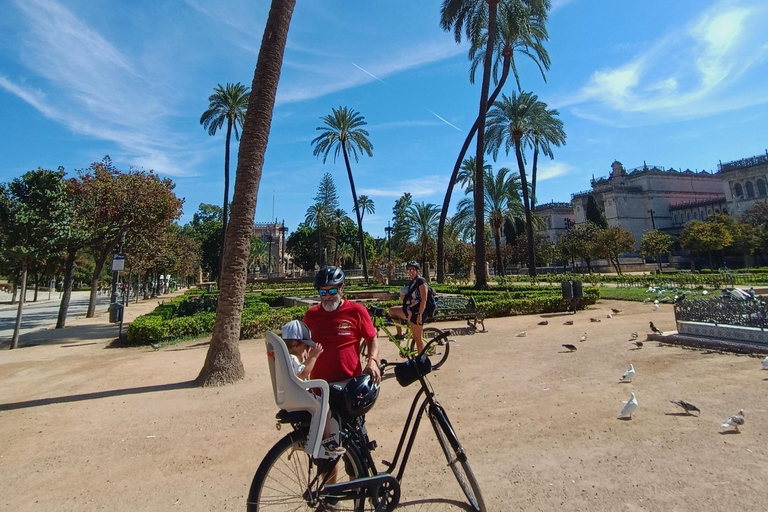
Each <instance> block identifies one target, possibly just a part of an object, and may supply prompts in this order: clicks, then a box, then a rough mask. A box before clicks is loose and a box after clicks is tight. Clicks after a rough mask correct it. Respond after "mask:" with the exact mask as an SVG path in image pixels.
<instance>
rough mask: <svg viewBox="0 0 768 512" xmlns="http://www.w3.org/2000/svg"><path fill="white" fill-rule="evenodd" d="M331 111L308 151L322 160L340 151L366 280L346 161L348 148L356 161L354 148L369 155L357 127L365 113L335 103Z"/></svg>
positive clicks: (359, 214) (362, 123)
mask: <svg viewBox="0 0 768 512" xmlns="http://www.w3.org/2000/svg"><path fill="white" fill-rule="evenodd" d="M331 111H332V112H333V114H331V115H327V116H324V117H321V118H320V119H322V120H323V122H324V123H325V126H318V127H317V129H318V130H320V131H321V132H322V133H321V134H320V135H319V136H318V137H316V138H315V139H314V140H312V145H313V146H314V147H315V149H314V150H313V151H312V154H313V155H315V156H320V155H321V154H322V155H323V163H325V161H326V160H327V159H328V155H329V154H330V153H331V151H333V161H334V162H335V161H336V158H337V157H338V156H339V153H342V154H343V155H344V164H345V165H346V167H347V176H348V177H349V187H350V188H351V189H352V200H353V201H354V203H355V215H357V237H358V242H359V243H360V259H361V260H362V262H363V276H364V277H365V282H366V284H368V263H367V261H366V259H365V240H364V238H363V215H362V212H361V211H360V205H359V204H358V201H357V192H356V191H355V180H354V178H353V177H352V167H350V165H349V152H350V151H351V152H352V155H353V156H354V157H355V162H358V161H359V159H358V151H359V152H360V153H365V154H366V155H368V156H373V144H371V141H369V140H368V132H367V131H366V130H364V129H363V128H361V127H362V126H365V125H366V124H368V123H366V121H365V117H363V116H361V115H360V114H359V113H358V112H355V111H354V110H352V109H350V108H347V107H339V108H338V110H337V109H335V108H334V109H331Z"/></svg>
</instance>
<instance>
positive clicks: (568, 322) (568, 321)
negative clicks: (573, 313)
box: [563, 320, 573, 325]
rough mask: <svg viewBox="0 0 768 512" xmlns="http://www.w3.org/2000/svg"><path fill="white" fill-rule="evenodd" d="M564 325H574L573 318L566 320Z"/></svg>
mask: <svg viewBox="0 0 768 512" xmlns="http://www.w3.org/2000/svg"><path fill="white" fill-rule="evenodd" d="M563 325H573V320H566V321H565V322H563Z"/></svg>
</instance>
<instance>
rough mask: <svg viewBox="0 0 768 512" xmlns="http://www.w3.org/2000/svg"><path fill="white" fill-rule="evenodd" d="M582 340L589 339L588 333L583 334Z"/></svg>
mask: <svg viewBox="0 0 768 512" xmlns="http://www.w3.org/2000/svg"><path fill="white" fill-rule="evenodd" d="M581 341H587V333H584V334H582V335H581Z"/></svg>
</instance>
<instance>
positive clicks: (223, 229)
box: [217, 119, 232, 281]
mask: <svg viewBox="0 0 768 512" xmlns="http://www.w3.org/2000/svg"><path fill="white" fill-rule="evenodd" d="M231 137H232V120H231V119H228V120H227V141H226V143H225V146H224V206H223V207H222V208H221V251H219V279H217V281H221V269H222V265H223V264H224V242H225V241H226V239H227V219H228V215H229V141H230V139H231Z"/></svg>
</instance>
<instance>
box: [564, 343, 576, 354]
mask: <svg viewBox="0 0 768 512" xmlns="http://www.w3.org/2000/svg"><path fill="white" fill-rule="evenodd" d="M563 346H564V347H565V348H567V349H568V350H570V351H571V352H575V351H576V345H571V344H569V343H566V344H565V345H563Z"/></svg>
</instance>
